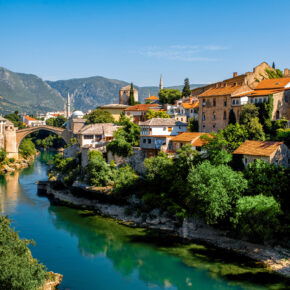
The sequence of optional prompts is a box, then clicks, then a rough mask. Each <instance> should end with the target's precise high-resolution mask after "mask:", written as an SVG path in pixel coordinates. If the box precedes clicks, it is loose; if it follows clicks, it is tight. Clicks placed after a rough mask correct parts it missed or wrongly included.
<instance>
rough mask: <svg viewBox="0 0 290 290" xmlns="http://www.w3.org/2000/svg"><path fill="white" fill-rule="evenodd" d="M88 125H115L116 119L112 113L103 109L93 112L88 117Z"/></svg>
mask: <svg viewBox="0 0 290 290" xmlns="http://www.w3.org/2000/svg"><path fill="white" fill-rule="evenodd" d="M85 118H86V119H87V121H86V124H97V123H114V121H115V120H114V118H113V116H112V114H111V113H109V112H107V111H104V110H102V109H96V110H93V111H92V112H91V113H89V114H88V115H87V116H85Z"/></svg>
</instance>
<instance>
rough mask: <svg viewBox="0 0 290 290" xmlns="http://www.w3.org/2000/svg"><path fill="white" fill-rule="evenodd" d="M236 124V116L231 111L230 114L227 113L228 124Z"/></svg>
mask: <svg viewBox="0 0 290 290" xmlns="http://www.w3.org/2000/svg"><path fill="white" fill-rule="evenodd" d="M236 123H237V119H236V114H235V112H234V110H233V109H231V110H230V113H229V124H233V125H234V124H236Z"/></svg>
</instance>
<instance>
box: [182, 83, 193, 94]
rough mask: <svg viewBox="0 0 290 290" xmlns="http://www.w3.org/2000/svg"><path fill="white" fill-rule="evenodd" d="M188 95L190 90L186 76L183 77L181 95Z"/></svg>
mask: <svg viewBox="0 0 290 290" xmlns="http://www.w3.org/2000/svg"><path fill="white" fill-rule="evenodd" d="M190 95H191V90H190V84H189V79H188V78H186V79H184V87H183V90H182V96H184V97H189V96H190Z"/></svg>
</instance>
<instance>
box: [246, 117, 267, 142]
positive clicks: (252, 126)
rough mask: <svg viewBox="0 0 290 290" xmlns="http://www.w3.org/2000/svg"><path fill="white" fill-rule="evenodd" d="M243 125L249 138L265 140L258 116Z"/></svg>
mask: <svg viewBox="0 0 290 290" xmlns="http://www.w3.org/2000/svg"><path fill="white" fill-rule="evenodd" d="M245 127H246V129H247V131H248V139H249V140H260V141H264V140H265V133H264V131H263V126H262V124H261V123H260V122H259V118H253V119H252V120H250V122H249V123H248V124H247V125H246V126H245Z"/></svg>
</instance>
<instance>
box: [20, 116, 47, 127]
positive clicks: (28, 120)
mask: <svg viewBox="0 0 290 290" xmlns="http://www.w3.org/2000/svg"><path fill="white" fill-rule="evenodd" d="M23 123H24V124H26V125H27V126H28V127H35V126H42V125H45V121H42V120H36V119H34V118H32V117H30V116H23Z"/></svg>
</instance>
